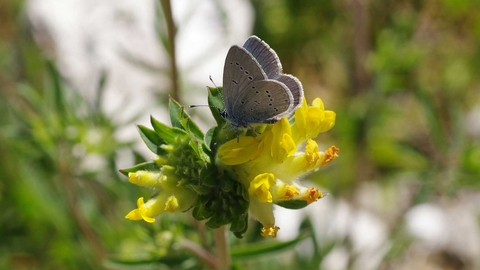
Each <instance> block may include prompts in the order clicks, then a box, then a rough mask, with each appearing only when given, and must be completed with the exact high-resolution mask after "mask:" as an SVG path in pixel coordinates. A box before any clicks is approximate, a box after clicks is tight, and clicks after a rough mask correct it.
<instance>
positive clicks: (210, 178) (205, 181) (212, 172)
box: [200, 166, 218, 187]
mask: <svg viewBox="0 0 480 270" xmlns="http://www.w3.org/2000/svg"><path fill="white" fill-rule="evenodd" d="M217 173H218V172H217V171H216V167H214V166H210V167H207V168H204V169H202V171H201V172H200V184H201V185H205V186H207V187H214V186H216V185H217V177H216V174H217Z"/></svg>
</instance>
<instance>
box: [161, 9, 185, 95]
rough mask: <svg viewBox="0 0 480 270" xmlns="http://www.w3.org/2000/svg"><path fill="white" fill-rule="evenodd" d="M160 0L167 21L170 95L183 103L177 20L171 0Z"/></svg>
mask: <svg viewBox="0 0 480 270" xmlns="http://www.w3.org/2000/svg"><path fill="white" fill-rule="evenodd" d="M160 1H161V5H162V8H163V12H164V14H165V22H166V24H167V34H168V53H169V56H170V75H171V80H172V89H171V93H170V95H171V96H172V98H173V99H175V100H176V101H178V102H180V103H181V100H180V87H179V83H178V70H177V57H176V52H175V51H176V49H175V36H176V34H177V29H176V27H175V22H174V21H173V14H172V5H171V3H170V0H160Z"/></svg>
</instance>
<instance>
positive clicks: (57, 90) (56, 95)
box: [47, 60, 65, 114]
mask: <svg viewBox="0 0 480 270" xmlns="http://www.w3.org/2000/svg"><path fill="white" fill-rule="evenodd" d="M47 70H48V73H49V74H50V78H51V80H52V84H53V85H52V88H53V97H52V98H53V104H54V106H55V110H56V111H57V113H59V114H64V113H65V104H64V102H65V100H64V98H63V89H62V84H61V79H60V74H59V73H58V70H57V68H56V67H55V64H54V63H53V62H52V61H50V60H48V61H47Z"/></svg>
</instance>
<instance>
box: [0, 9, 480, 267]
mask: <svg viewBox="0 0 480 270" xmlns="http://www.w3.org/2000/svg"><path fill="white" fill-rule="evenodd" d="M23 4H24V3H23V1H19V0H14V1H3V2H0V25H2V27H1V28H0V92H1V93H0V94H1V98H0V110H1V111H2V117H1V118H0V125H1V129H0V175H1V179H2V181H1V182H0V206H1V208H0V209H1V210H2V211H1V212H0V239H2V240H1V241H0V268H1V269H98V268H101V267H105V268H118V269H120V268H121V269H129V268H135V269H153V268H155V269H159V268H160V269H199V268H203V269H205V268H207V267H206V266H204V265H203V264H202V263H201V262H200V260H199V259H198V258H195V257H193V256H192V255H191V253H189V252H187V251H186V249H184V248H182V247H186V246H188V245H185V244H184V245H180V246H178V243H182V242H181V241H182V239H189V240H190V241H192V242H196V243H200V245H202V246H203V247H209V246H211V245H212V243H213V240H212V236H211V234H210V233H209V232H207V231H204V230H205V228H204V226H203V225H202V224H198V223H195V222H194V221H193V220H191V219H188V217H185V216H176V215H174V216H162V218H161V221H160V224H159V225H158V227H151V226H148V225H146V224H144V223H142V222H138V223H133V222H129V221H126V220H124V218H123V217H124V215H125V214H126V213H128V211H129V210H130V209H131V208H132V202H134V201H135V200H136V198H137V197H139V194H138V193H140V192H142V191H141V190H138V189H137V188H136V187H132V186H131V185H130V184H129V183H128V182H127V181H126V179H125V178H124V177H121V176H120V175H119V174H118V173H117V169H118V168H117V166H116V163H115V162H116V158H117V157H118V155H120V153H121V154H122V155H124V154H125V153H128V154H129V155H131V156H132V157H133V158H136V159H137V162H132V164H134V163H138V161H141V160H142V157H141V155H139V154H138V153H135V151H134V150H132V148H131V146H132V143H133V142H127V143H125V142H118V141H116V140H115V139H114V133H115V132H116V131H117V130H118V129H119V128H120V127H122V126H123V127H124V126H131V128H134V126H133V122H131V121H125V122H124V123H118V119H109V118H108V117H107V116H105V115H104V114H103V112H102V108H100V107H99V106H96V105H93V106H92V105H91V104H88V103H87V102H86V101H85V100H83V98H82V97H81V96H80V95H79V93H78V89H72V88H71V87H70V86H69V85H68V83H66V82H65V81H64V80H62V78H61V75H60V74H61V72H59V73H58V72H57V71H56V69H55V66H54V64H53V63H52V62H49V61H46V60H45V57H44V55H42V53H41V52H40V51H39V49H38V48H37V46H36V45H35V44H34V42H33V40H32V38H31V35H30V34H29V28H28V24H27V23H26V22H25V21H24V18H23V17H22V16H21V12H22V7H23ZM252 4H253V6H254V8H255V12H256V18H255V27H254V31H253V32H254V34H256V35H258V36H259V37H261V38H262V39H264V40H265V41H267V42H268V44H269V45H270V46H271V47H272V48H274V49H275V51H276V52H277V53H278V55H279V57H280V59H282V63H283V66H284V70H285V72H287V73H292V74H295V76H297V77H298V78H299V79H300V80H301V81H302V83H303V85H304V89H305V91H306V96H307V99H308V100H312V99H313V98H314V97H317V96H319V97H321V98H322V99H323V100H324V102H325V104H326V107H327V109H331V110H334V111H335V112H336V113H337V123H336V126H335V128H334V129H333V130H332V131H330V132H328V133H326V134H325V135H323V138H321V139H320V140H321V141H320V142H321V143H324V144H325V145H328V144H335V145H336V146H338V147H339V148H340V149H341V152H340V158H338V159H336V160H335V162H334V163H333V164H332V165H330V166H329V167H328V168H327V169H325V170H322V171H321V173H319V174H315V175H313V176H312V177H311V179H312V180H315V181H316V182H317V183H318V184H319V185H321V186H323V187H326V188H327V189H328V190H330V191H331V193H332V194H333V196H335V197H339V198H344V199H346V200H351V199H352V197H354V195H355V194H356V192H358V190H359V187H360V186H361V185H362V184H363V183H365V182H372V183H375V184H377V185H379V186H381V187H382V188H383V192H384V193H385V194H386V195H387V196H397V197H398V196H402V195H401V194H397V192H395V190H397V188H399V187H407V188H408V190H409V191H410V193H411V196H410V197H408V198H406V200H407V199H408V200H410V201H409V204H410V206H413V205H415V204H417V203H419V202H425V201H435V200H437V199H438V198H441V197H444V196H451V197H455V196H457V194H458V193H459V192H462V191H474V192H478V191H479V188H480V140H479V136H480V134H478V131H477V133H475V132H474V130H475V129H474V127H471V126H470V124H469V122H467V120H468V119H467V115H469V114H472V113H473V112H474V109H475V108H477V116H476V117H477V118H478V117H480V116H479V115H478V107H479V106H480V105H479V104H480V95H479V87H480V76H478V74H480V64H479V63H480V62H479V59H480V2H479V1H469V0H461V1H458V0H441V1H415V0H399V1H394V0H387V1H380V0H375V1H374V0H370V1H368V0H367V1H356V0H352V1H333V0H328V1H321V0H315V1H297V0H280V1H278V0H275V1H274V0H266V1H263V0H252ZM152 27H154V26H152ZM180 27H181V26H180ZM104 79H108V75H106V76H105V77H104ZM103 85H104V81H101V82H99V87H98V99H99V100H97V102H96V103H95V104H101V102H100V99H101V98H102V95H101V92H102V87H103ZM159 106H160V104H159ZM113 120H115V124H113V122H114V121H113ZM476 130H478V127H476ZM92 164H93V165H92ZM405 176H408V177H407V178H408V180H405ZM392 190H393V191H392ZM145 194H148V191H147V192H146V193H145ZM318 203H322V202H321V201H320V202H318ZM396 218H397V222H396V224H398V225H397V226H394V227H393V228H392V229H391V231H390V240H391V241H392V246H391V249H390V250H389V252H388V254H387V256H386V257H385V258H384V262H383V263H382V267H383V268H384V269H387V268H388V266H389V265H391V263H392V262H395V260H397V259H399V258H401V257H402V256H403V255H404V253H405V251H406V250H407V249H408V247H409V245H410V243H411V240H410V239H408V237H407V236H405V232H404V231H403V230H402V229H400V228H399V227H398V226H400V225H401V224H402V218H403V217H402V216H399V217H396ZM393 223H395V222H393ZM312 226H313V225H312V224H311V222H310V221H309V220H305V221H304V223H303V225H302V228H301V229H302V234H301V235H302V236H301V237H299V238H298V239H297V240H294V241H292V242H287V243H278V242H273V244H271V246H269V245H268V243H267V246H265V245H264V244H265V241H264V240H260V239H259V236H258V235H257V234H255V229H252V230H251V232H254V233H253V234H247V235H246V239H245V240H242V241H240V242H236V241H237V240H232V241H233V242H232V243H233V244H234V245H235V247H234V248H233V249H232V254H233V260H234V264H235V267H236V269H253V268H255V269H266V268H270V269H274V268H279V267H280V266H281V268H282V269H298V267H302V269H319V265H320V263H321V262H322V260H323V258H324V257H325V255H326V254H327V253H328V252H329V251H330V250H331V249H332V247H333V246H334V245H345V246H346V247H347V249H348V247H349V244H348V241H346V242H340V240H332V239H325V241H323V242H317V240H316V239H318V238H317V237H315V236H314V235H313V233H314V231H313V229H312ZM257 231H258V230H257ZM268 241H271V240H268ZM342 241H343V240H342ZM306 242H307V243H310V244H311V245H312V246H313V250H314V251H313V252H312V255H311V256H309V257H308V258H307V257H305V255H301V254H300V253H298V252H296V251H295V250H294V249H292V247H294V246H297V245H298V244H299V243H306ZM258 244H261V245H258ZM187 250H188V248H187ZM252 250H253V251H252ZM285 250H286V251H285ZM282 252H288V253H289V254H290V255H291V256H287V257H288V258H289V260H288V261H287V262H286V261H285V260H282V254H283V253H282ZM292 254H293V255H292ZM159 265H161V266H159ZM466 269H467V268H466Z"/></svg>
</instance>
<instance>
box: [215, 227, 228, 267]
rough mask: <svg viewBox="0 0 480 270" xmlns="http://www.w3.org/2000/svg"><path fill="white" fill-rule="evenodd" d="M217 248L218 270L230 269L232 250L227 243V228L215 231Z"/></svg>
mask: <svg viewBox="0 0 480 270" xmlns="http://www.w3.org/2000/svg"><path fill="white" fill-rule="evenodd" d="M213 234H214V239H215V246H216V247H217V258H218V268H217V269H218V270H228V269H230V249H229V246H228V242H227V234H226V230H225V226H222V227H220V228H218V229H215V230H214V231H213Z"/></svg>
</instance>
